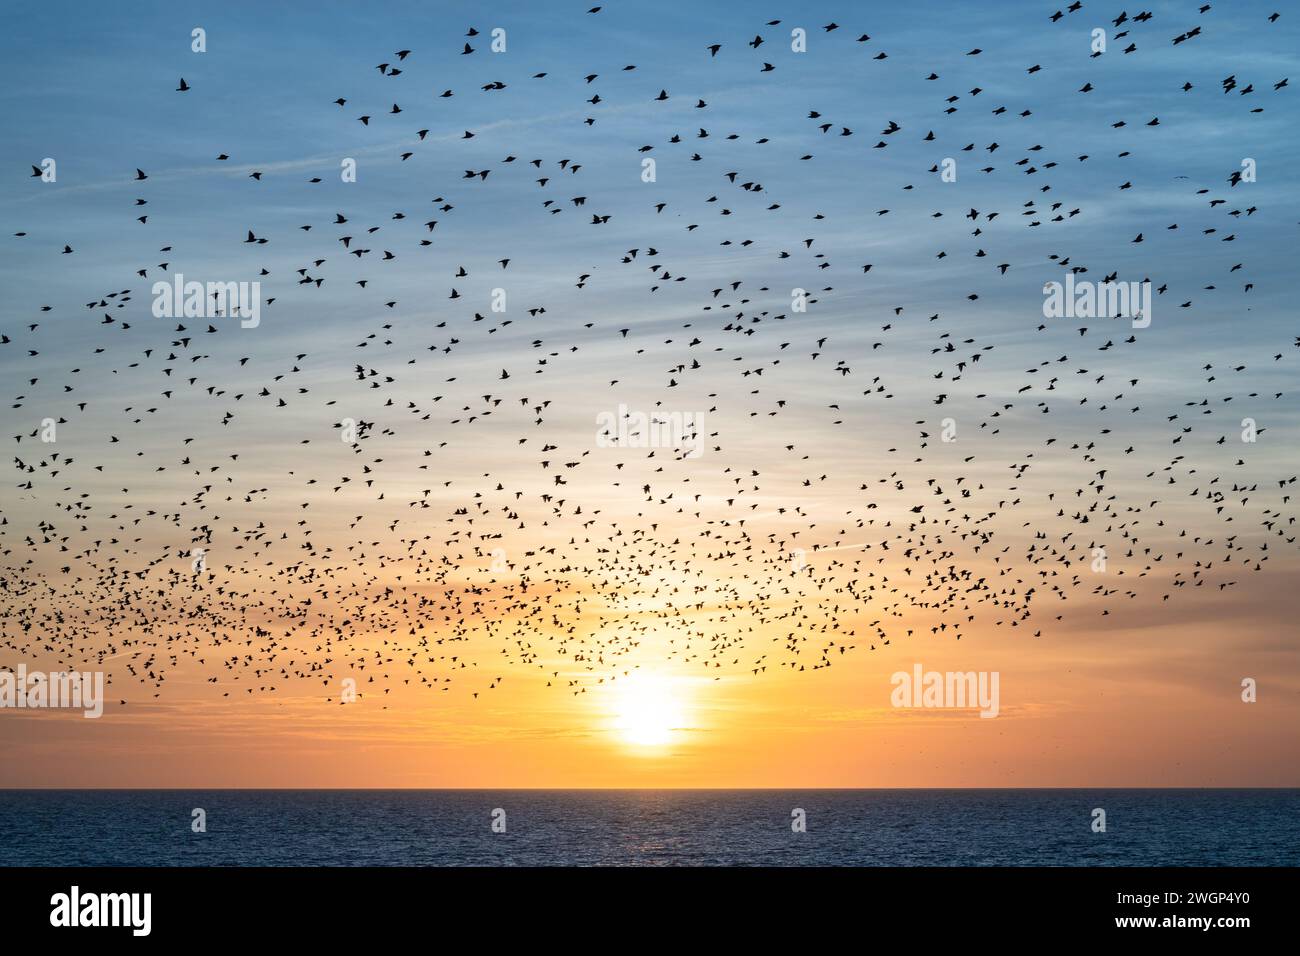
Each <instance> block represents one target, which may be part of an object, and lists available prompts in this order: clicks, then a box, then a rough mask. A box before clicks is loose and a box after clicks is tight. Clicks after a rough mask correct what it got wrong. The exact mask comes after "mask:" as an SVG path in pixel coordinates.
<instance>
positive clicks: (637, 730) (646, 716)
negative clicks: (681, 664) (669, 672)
mask: <svg viewBox="0 0 1300 956" xmlns="http://www.w3.org/2000/svg"><path fill="white" fill-rule="evenodd" d="M614 693H615V700H614V709H615V722H614V727H615V729H616V730H617V731H618V734H619V736H620V737H622V739H623V740H624V741H625V742H627V743H629V744H636V745H637V746H641V747H657V746H662V745H664V744H667V743H671V742H672V740H673V737H674V735H675V732H676V731H679V730H681V729H682V727H683V726H684V724H685V721H684V719H683V716H682V707H681V703H680V701H679V700H678V696H677V693H676V689H675V688H674V687H673V685H672V684H671V683H670V682H669V681H667V680H665V679H664V678H662V677H658V676H655V675H650V674H636V675H634V676H632V677H629V678H627V679H626V680H624V681H622V682H620V683H619V685H618V687H617V688H615V691H614Z"/></svg>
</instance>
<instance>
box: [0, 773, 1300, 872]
mask: <svg viewBox="0 0 1300 956" xmlns="http://www.w3.org/2000/svg"><path fill="white" fill-rule="evenodd" d="M1098 807H1100V808H1102V809H1104V810H1105V811H1106V832H1105V833H1094V832H1092V828H1091V824H1092V819H1093V815H1092V811H1093V809H1094V808H1098ZM195 808H202V809H203V810H204V811H206V822H207V832H206V833H194V832H192V830H191V819H192V816H191V814H192V811H193V810H194V809H195ZM795 808H799V809H802V810H803V811H804V812H805V814H806V820H807V831H806V832H803V833H795V832H793V830H792V829H791V822H792V816H791V813H792V811H793V810H794V809H795ZM498 809H500V810H503V811H504V818H505V832H504V833H494V832H493V830H492V822H493V813H494V811H495V810H498ZM0 835H3V839H0V865H3V866H19V865H27V866H155V865H156V866H295V865H299V866H301V865H316V866H359V865H366V866H375V865H382V866H388V865H404V866H452V865H471V866H557V865H579V866H587V865H617V864H623V865H644V866H673V865H677V866H681V865H687V866H701V865H702V866H710V865H712V866H717V865H740V866H745V865H768V866H805V865H817V866H981V865H1011V866H1047V865H1052V866H1096V865H1109V866H1157V865H1170V866H1263V865H1282V866H1294V865H1297V863H1300V790H793V791H778V790H757V791H756V790H737V791H727V790H573V791H556V790H550V791H547V790H503V791H476V790H7V791H0Z"/></svg>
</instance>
